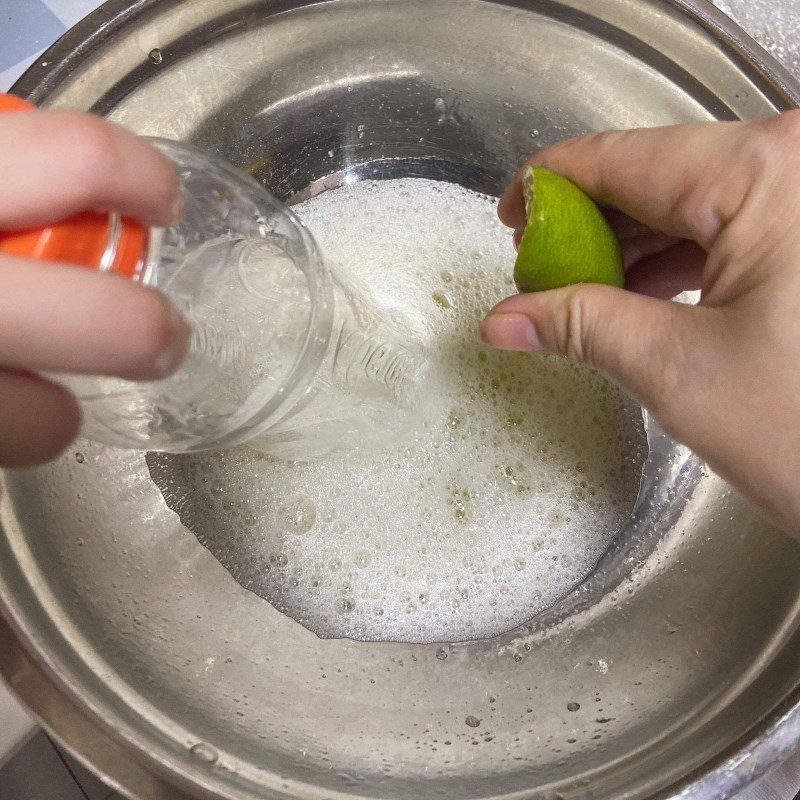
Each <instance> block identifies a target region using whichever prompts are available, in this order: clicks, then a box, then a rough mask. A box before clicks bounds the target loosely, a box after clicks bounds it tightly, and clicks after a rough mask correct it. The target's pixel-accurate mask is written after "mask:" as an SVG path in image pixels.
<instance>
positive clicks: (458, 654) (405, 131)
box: [0, 0, 800, 800]
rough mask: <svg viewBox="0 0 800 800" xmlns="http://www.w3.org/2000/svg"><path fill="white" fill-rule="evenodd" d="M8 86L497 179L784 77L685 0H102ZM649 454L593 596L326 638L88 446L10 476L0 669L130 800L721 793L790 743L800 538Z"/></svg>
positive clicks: (54, 98) (363, 162)
mask: <svg viewBox="0 0 800 800" xmlns="http://www.w3.org/2000/svg"><path fill="white" fill-rule="evenodd" d="M16 88H17V91H19V92H21V93H22V94H25V95H28V96H30V97H31V98H33V99H34V100H36V101H38V102H40V103H43V104H44V105H47V106H54V107H63V106H68V107H74V108H83V109H89V108H91V109H94V110H96V111H100V112H102V113H105V114H108V115H109V116H110V117H111V118H113V119H115V120H117V121H119V122H122V123H123V124H125V125H128V126H130V127H131V128H133V129H134V130H136V131H139V132H141V133H147V134H154V135H159V136H173V137H177V138H188V139H191V140H192V141H194V142H195V143H197V144H199V145H200V146H202V147H205V148H207V149H210V150H213V151H215V152H217V153H220V154H222V155H224V156H226V157H227V158H228V159H230V160H231V161H233V162H234V163H236V164H238V165H239V166H241V167H243V168H245V169H248V170H249V171H250V172H252V173H253V174H255V175H257V176H258V177H259V178H261V179H263V180H264V181H266V182H267V183H268V184H269V185H270V187H271V188H272V190H273V191H274V192H276V193H278V194H280V195H282V196H284V197H286V198H293V197H302V196H306V195H307V194H309V193H312V192H315V191H319V190H322V189H324V188H325V187H326V186H329V185H335V184H337V183H338V182H340V181H341V180H342V179H343V178H347V179H348V180H357V179H360V178H363V177H366V176H378V177H382V176H395V175H423V176H426V177H438V178H442V179H447V180H454V181H458V182H460V183H463V184H465V185H467V186H470V187H472V188H476V189H480V190H482V191H486V192H492V193H496V192H497V191H498V190H499V189H500V187H501V186H502V185H503V184H504V182H505V181H506V180H507V179H508V177H509V176H510V174H511V172H512V170H513V169H514V167H515V166H516V165H517V163H518V162H519V161H520V159H521V158H522V157H523V156H524V155H526V154H528V153H529V152H530V151H531V150H532V149H534V148H536V147H538V146H541V145H544V144H547V143H549V142H553V141H555V140H558V139H562V138H564V137H567V136H570V135H573V134H576V133H579V132H583V131H587V130H596V129H603V128H609V127H625V126H634V125H656V124H661V123H670V122H679V121H686V120H700V119H715V118H718V119H734V118H753V117H759V116H764V115H767V114H771V113H774V112H775V111H776V110H779V109H783V108H787V107H789V106H791V105H794V104H796V103H797V100H798V93H797V90H796V87H795V86H794V84H793V83H792V80H791V78H790V77H789V76H788V75H787V74H786V73H785V72H783V71H782V70H781V69H780V68H779V67H778V66H777V64H775V62H773V61H772V60H771V59H770V57H769V56H767V55H766V54H765V53H764V52H763V51H761V50H760V49H759V48H758V46H757V45H755V44H754V43H753V42H752V41H751V40H749V39H748V38H747V37H746V36H744V35H743V34H742V33H741V31H738V30H737V29H736V28H735V27H734V26H732V25H731V24H730V23H729V22H727V21H726V19H725V18H724V17H722V16H721V15H719V14H718V13H716V12H715V11H714V10H713V9H712V8H711V7H710V6H708V5H707V4H704V3H700V2H689V1H688V0H680V2H678V0H675V2H665V1H664V0H661V1H657V0H614V1H613V2H611V0H609V1H608V2H597V1H596V0H527V1H525V0H516V2H511V0H509V2H484V1H482V0H442V1H441V2H430V0H394V1H393V2H390V1H389V0H333V1H332V2H319V3H303V2H298V0H273V1H271V2H247V1H246V0H193V2H192V3H179V2H176V1H175V0H140V2H137V3H133V4H131V5H130V6H129V7H128V4H127V3H121V2H116V1H115V2H111V3H109V4H107V5H106V6H104V7H103V8H102V9H101V10H100V11H99V12H97V13H96V14H95V15H92V16H91V17H90V18H89V19H88V20H86V21H85V22H83V23H81V24H80V25H79V26H78V27H77V28H75V29H73V31H72V32H70V33H69V34H68V35H67V36H66V37H65V39H64V40H62V41H61V42H60V43H59V44H57V45H56V46H55V47H54V48H53V49H51V50H50V51H48V53H47V54H45V55H44V56H43V57H42V59H41V60H40V62H38V63H37V64H36V65H35V66H34V67H33V68H32V69H31V70H30V71H29V72H28V73H27V74H26V75H25V76H24V77H23V78H22V79H21V81H20V82H19V84H18V85H17V87H16ZM443 109H444V110H445V111H446V113H445V114H444V116H443V114H442V111H443ZM358 126H364V127H363V128H362V131H363V132H364V134H365V135H364V136H359V135H358V133H359V130H358ZM331 152H332V153H333V155H330V153H331ZM76 451H79V452H80V459H78V458H76ZM676 454H677V455H678V458H677V459H676V458H675V456H676ZM664 463H665V464H667V463H669V464H672V465H673V467H675V469H676V470H677V471H678V472H679V473H680V475H678V474H677V473H676V475H675V476H673V477H675V478H676V480H677V478H680V477H681V476H682V481H683V482H679V488H680V491H678V492H675V493H674V497H671V500H670V503H669V504H666V505H664V504H663V503H662V504H661V506H660V512H659V515H658V517H657V519H656V518H654V522H653V525H652V526H651V527H650V532H651V533H652V532H653V531H655V532H656V533H657V534H658V535H657V536H649V537H645V539H646V544H647V546H646V547H644V549H635V548H634V549H632V550H626V549H625V546H621V547H620V548H619V549H618V550H617V551H615V552H614V553H611V554H609V559H611V561H609V562H608V563H607V564H606V566H609V564H610V565H611V567H613V569H611V568H610V569H609V571H607V572H606V577H607V578H608V576H612V577H611V578H608V579H607V580H604V581H603V582H601V583H600V584H598V585H597V586H595V587H594V588H595V589H596V590H597V591H586V590H585V588H584V589H583V590H581V592H579V593H577V594H576V595H575V596H573V597H572V598H568V599H567V601H565V603H566V605H562V606H561V607H560V610H554V611H553V612H552V613H550V614H549V615H546V616H545V617H543V618H541V619H539V620H536V621H533V622H532V624H531V625H529V626H525V627H524V628H521V629H519V630H517V631H514V632H512V633H510V634H507V635H505V636H501V637H498V638H496V639H492V640H486V641H479V642H472V643H464V644H458V645H449V646H446V647H444V648H441V647H440V646H439V645H414V646H411V645H400V644H364V643H354V642H350V641H331V640H328V641H322V640H319V639H317V638H316V637H315V636H314V635H313V634H311V633H309V632H308V631H306V630H305V629H303V628H302V627H300V626H299V625H297V624H296V623H294V622H292V621H291V620H289V619H287V618H285V617H283V616H282V615H281V614H279V613H278V612H277V611H275V610H274V609H273V608H272V607H271V606H270V605H269V604H268V603H266V602H264V601H262V600H260V599H259V598H257V597H255V596H254V595H252V594H250V593H249V592H247V591H245V590H243V589H242V588H240V586H239V585H238V584H237V583H236V582H235V581H234V580H233V579H232V578H231V577H230V575H229V574H228V573H227V572H226V571H225V570H224V569H223V568H222V567H221V566H220V565H219V564H218V563H217V562H216V561H215V560H214V559H213V557H212V556H211V555H210V553H209V552H208V551H206V550H205V549H204V548H203V547H201V546H200V545H199V544H198V542H197V541H196V539H195V538H194V537H193V535H192V534H191V533H190V532H188V531H187V530H186V529H184V528H183V527H182V526H181V524H180V522H179V520H178V518H177V516H176V515H175V514H174V513H173V512H172V511H171V510H170V509H169V508H168V507H167V506H166V505H165V503H164V500H163V498H162V496H161V494H160V492H159V491H158V489H157V488H156V486H155V485H154V483H153V481H152V480H151V478H150V475H149V473H148V470H147V466H146V463H145V459H144V456H142V455H136V454H129V453H124V452H118V451H111V450H105V449H102V448H100V447H97V446H93V445H90V444H88V443H80V445H78V446H77V447H76V448H75V451H73V452H71V453H69V454H67V455H66V456H65V457H64V458H62V459H61V460H60V461H58V462H57V463H55V464H52V465H50V466H47V467H44V468H41V469H37V470H30V471H24V472H16V473H6V474H5V475H4V476H3V478H2V497H0V524H1V525H2V535H0V600H1V601H2V608H3V611H4V614H5V617H6V619H7V623H8V624H7V625H6V626H5V627H3V628H2V646H0V668H1V669H2V671H3V674H4V675H5V676H6V677H7V678H8V680H9V681H10V682H11V684H12V685H13V686H14V688H15V689H16V690H17V692H18V693H19V694H20V695H21V696H22V697H23V698H24V699H25V700H26V701H27V702H28V704H29V705H30V706H32V707H33V709H34V710H35V711H36V713H37V714H38V715H39V716H40V717H41V718H42V720H43V721H44V723H45V724H46V725H47V726H48V727H49V728H50V729H51V730H52V731H53V732H54V733H55V734H56V735H57V736H59V737H60V738H61V739H62V740H63V741H64V742H66V744H67V745H68V746H69V747H70V748H71V749H73V750H74V751H75V752H76V753H77V754H78V755H79V757H81V758H83V759H84V760H85V761H87V762H88V763H89V764H90V765H92V766H93V767H94V768H95V769H96V770H97V771H98V772H99V773H100V774H101V775H103V776H105V777H106V778H107V779H108V780H110V781H111V782H112V783H114V784H116V785H117V786H119V787H121V788H122V789H124V791H125V792H126V793H128V794H130V795H131V796H133V797H137V798H141V800H150V799H151V798H159V799H160V800H161V799H163V800H166V798H170V800H174V799H175V798H188V797H194V798H199V797H208V798H242V799H243V798H264V797H269V798H280V797H283V798H309V799H310V798H314V800H323V798H335V797H339V798H343V797H345V796H363V797H385V798H405V797H417V798H420V799H421V800H426V799H427V798H437V797H446V798H488V797H499V796H505V797H509V796H517V797H526V798H527V797H529V798H542V799H543V800H544V798H548V799H552V800H555V798H589V797H591V798H594V799H595V800H601V799H602V798H614V797H626V798H643V797H656V796H658V797H682V798H695V797H697V798H701V797H702V798H711V797H713V798H725V797H728V796H729V795H730V794H732V793H733V792H734V791H736V790H737V789H738V788H740V787H741V786H742V785H744V784H745V783H746V782H748V781H749V780H751V779H752V778H753V777H755V776H757V775H759V774H761V772H762V771H763V770H764V769H765V768H766V767H768V766H769V765H771V764H772V763H774V762H775V761H776V760H778V759H780V758H781V757H783V756H785V755H786V754H787V753H788V752H789V751H790V749H792V748H793V747H795V746H796V745H797V743H798V742H800V693H798V689H797V687H798V680H799V679H800V632H798V630H797V629H798V625H797V623H798V617H799V615H800V548H799V547H798V546H797V545H796V544H795V543H793V542H791V541H789V540H788V539H786V538H785V537H783V536H781V535H780V534H778V533H777V532H775V531H773V530H770V529H769V527H768V525H766V523H764V522H763V521H762V519H761V518H760V517H759V515H758V514H757V513H756V512H755V511H753V510H752V509H751V508H750V507H748V506H747V504H746V503H744V502H743V501H742V500H741V499H740V498H739V497H738V496H737V495H736V494H734V493H732V492H730V491H729V489H728V488H727V487H726V486H725V485H724V483H722V482H721V481H720V480H719V479H718V478H716V477H715V476H713V475H711V474H709V473H707V472H704V471H702V470H701V469H700V467H699V465H697V463H696V462H695V461H694V460H693V459H692V458H690V457H688V455H687V454H685V453H681V451H680V450H677V449H675V448H672V447H668V458H667V460H666V461H665V462H664ZM676 485H678V484H676ZM656 523H658V525H661V526H662V527H664V528H665V530H661V531H658V530H656V527H657V526H656ZM667 523H668V524H667ZM645 539H642V542H644V541H645ZM625 542H627V543H629V544H630V543H631V542H633V543H634V544H636V540H635V539H625V540H624V541H623V542H622V545H624V544H625ZM442 654H444V655H445V656H446V657H445V658H442ZM468 718H469V721H468ZM475 720H478V723H477V726H476V725H475Z"/></svg>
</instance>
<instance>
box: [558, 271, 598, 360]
mask: <svg viewBox="0 0 800 800" xmlns="http://www.w3.org/2000/svg"><path fill="white" fill-rule="evenodd" d="M600 293H602V287H600V286H595V285H592V284H584V285H582V286H576V287H574V288H571V289H569V290H568V292H567V296H566V298H565V300H564V304H563V309H562V313H561V314H560V315H559V317H558V324H557V329H556V337H557V342H558V348H559V351H560V352H561V353H563V354H564V355H566V356H567V357H568V358H570V359H572V360H573V361H579V362H581V363H584V364H589V365H590V366H593V365H594V344H593V343H594V338H595V328H596V324H595V314H594V313H593V311H592V309H593V308H594V305H595V302H596V299H597V296H598V294H600Z"/></svg>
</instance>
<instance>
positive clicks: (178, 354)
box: [153, 303, 192, 378]
mask: <svg viewBox="0 0 800 800" xmlns="http://www.w3.org/2000/svg"><path fill="white" fill-rule="evenodd" d="M169 327H170V336H169V342H168V344H167V346H166V348H164V350H162V351H161V353H159V355H158V356H157V357H156V360H155V364H154V365H153V366H154V368H155V371H156V373H157V374H158V375H160V376H161V377H162V378H166V377H167V376H168V375H172V373H173V372H175V370H176V369H177V368H178V367H179V366H180V365H181V362H182V361H183V359H184V358H186V353H187V352H188V351H189V343H190V341H191V338H192V328H191V326H190V325H189V323H188V322H187V321H186V318H185V317H184V316H183V314H181V312H180V311H178V309H177V308H175V306H173V305H172V304H171V303H170V307H169Z"/></svg>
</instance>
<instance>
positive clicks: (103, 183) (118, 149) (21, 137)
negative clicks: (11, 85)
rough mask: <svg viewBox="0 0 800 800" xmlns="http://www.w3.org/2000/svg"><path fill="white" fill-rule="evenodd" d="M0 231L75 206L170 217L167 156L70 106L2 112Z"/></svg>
mask: <svg viewBox="0 0 800 800" xmlns="http://www.w3.org/2000/svg"><path fill="white" fill-rule="evenodd" d="M0 175H2V176H3V178H2V180H1V181H0V230H3V229H5V230H15V229H18V228H27V227H32V226H34V225H44V224H47V223H50V222H55V221H57V220H61V219H64V218H65V217H68V216H71V215H72V214H75V213H78V212H80V211H87V210H91V211H119V212H120V213H122V214H126V215H128V216H132V217H135V218H137V219H139V220H141V221H142V222H145V223H148V224H151V225H168V224H170V223H172V222H173V221H174V219H173V218H174V216H175V204H176V202H177V196H178V183H177V176H176V174H175V170H174V168H173V167H172V164H171V163H170V161H169V159H168V158H167V157H166V156H164V155H163V154H162V153H160V152H159V151H158V150H156V148H155V147H153V146H152V145H150V144H148V143H147V142H146V141H145V140H144V139H142V138H141V137H139V136H136V135H135V134H133V133H130V132H129V131H126V130H125V129H124V128H121V127H120V126H118V125H114V124H112V123H110V122H106V121H105V120H103V119H100V117H96V116H92V115H91V114H82V113H78V112H74V111H39V110H33V111H18V112H15V113H13V114H4V115H2V116H1V117H0Z"/></svg>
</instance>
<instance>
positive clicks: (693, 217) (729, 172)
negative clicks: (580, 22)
mask: <svg viewBox="0 0 800 800" xmlns="http://www.w3.org/2000/svg"><path fill="white" fill-rule="evenodd" d="M759 125H764V123H761V122H759V123H742V122H710V123H699V124H693V125H675V126H670V127H664V128H643V129H636V130H628V131H608V132H605V133H595V134H589V135H586V136H581V137H578V138H577V139H571V140H568V141H565V142H560V143H559V144H556V145H553V146H552V147H548V148H546V149H544V150H541V151H540V152H539V153H537V154H536V155H535V156H534V157H533V158H532V159H530V160H529V161H528V162H526V164H525V165H524V166H523V168H522V169H520V171H519V172H518V173H517V175H516V176H515V178H514V180H513V181H512V183H511V185H510V186H509V187H508V189H507V190H506V192H505V193H504V194H503V196H502V198H501V199H500V203H499V205H498V210H497V213H498V215H499V216H500V219H501V220H502V222H504V223H505V224H506V225H508V226H510V227H513V228H520V227H522V226H524V224H525V208H524V202H523V197H522V174H523V171H524V169H525V166H527V165H528V164H537V165H540V166H543V167H546V168H548V169H550V170H553V171H554V172H558V173H559V174H561V175H563V176H565V177H567V178H569V179H570V180H571V181H572V182H573V183H575V184H577V185H578V186H579V187H580V188H581V189H583V191H585V192H586V193H587V194H588V195H589V196H590V197H591V198H592V199H593V200H595V201H596V202H597V203H600V204H601V205H607V206H612V207H614V208H617V209H619V210H621V211H623V212H624V213H625V214H627V215H629V216H630V217H633V218H634V219H636V220H638V221H640V222H642V223H644V224H645V225H648V226H650V227H651V228H654V229H657V230H660V231H663V232H665V233H669V234H672V235H674V236H678V237H681V238H689V239H693V240H695V241H697V242H698V243H699V244H700V245H702V246H703V247H704V248H706V249H708V248H709V247H710V246H711V244H712V243H713V241H714V239H715V238H716V237H717V235H718V234H719V232H720V230H721V229H722V228H723V227H724V225H725V224H726V223H727V222H728V221H730V219H731V218H732V217H733V215H734V214H735V213H736V211H737V209H738V208H739V207H740V206H741V203H742V201H743V199H744V197H745V196H746V194H747V191H748V187H749V185H750V183H751V181H752V179H753V170H752V167H753V161H754V159H753V158H752V152H753V151H754V150H755V149H756V147H757V145H756V146H753V142H752V138H753V135H754V134H755V133H756V132H755V131H754V130H753V128H755V127H756V126H759ZM748 148H750V152H748Z"/></svg>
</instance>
